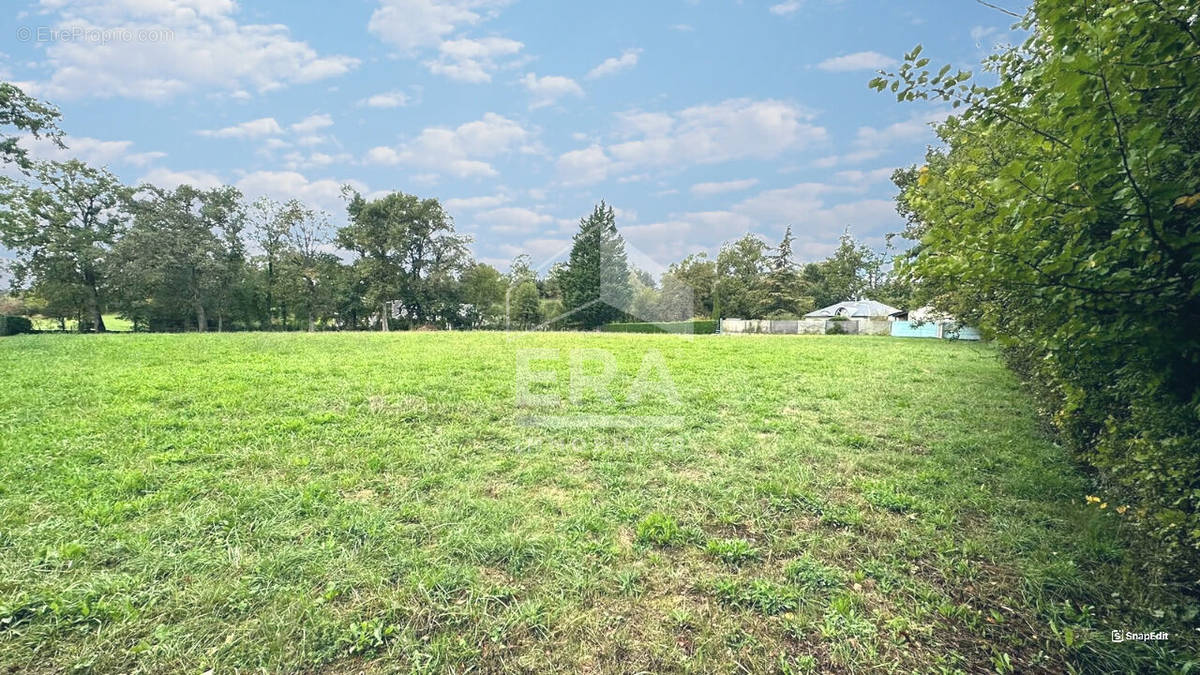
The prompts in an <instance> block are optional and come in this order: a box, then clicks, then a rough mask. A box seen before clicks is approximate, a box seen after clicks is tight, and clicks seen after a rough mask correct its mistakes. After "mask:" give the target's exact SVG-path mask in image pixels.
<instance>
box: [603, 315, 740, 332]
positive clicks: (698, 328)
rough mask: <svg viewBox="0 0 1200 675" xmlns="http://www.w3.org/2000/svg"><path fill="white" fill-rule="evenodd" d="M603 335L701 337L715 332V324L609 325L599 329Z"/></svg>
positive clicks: (675, 322) (641, 322)
mask: <svg viewBox="0 0 1200 675" xmlns="http://www.w3.org/2000/svg"><path fill="white" fill-rule="evenodd" d="M600 330H602V331H604V332H605V333H679V334H695V335H701V334H706V333H715V332H717V322H716V321H713V320H711V319H702V320H696V321H669V322H666V323H648V322H645V321H639V322H636V323H610V324H605V325H604V326H601V327H600Z"/></svg>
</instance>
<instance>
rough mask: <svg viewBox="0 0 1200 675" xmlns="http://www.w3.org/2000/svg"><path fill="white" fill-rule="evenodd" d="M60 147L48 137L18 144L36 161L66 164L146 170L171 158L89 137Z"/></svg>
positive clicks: (25, 138)
mask: <svg viewBox="0 0 1200 675" xmlns="http://www.w3.org/2000/svg"><path fill="white" fill-rule="evenodd" d="M62 140H63V144H64V145H66V146H67V147H65V148H60V147H58V146H57V145H56V144H55V143H54V142H53V141H51V140H50V139H48V138H46V137H44V136H43V137H42V138H34V137H33V136H28V135H26V136H21V137H20V138H18V140H17V143H18V144H19V145H20V146H21V147H22V148H24V149H25V150H27V151H28V152H29V154H30V156H32V157H34V158H35V159H39V160H43V161H52V162H62V161H66V160H68V159H78V160H80V161H82V162H85V163H87V164H93V165H97V166H104V165H109V164H126V165H129V166H136V167H144V166H147V165H150V164H153V163H154V162H155V161H156V160H159V159H162V158H163V157H166V156H167V153H165V152H157V151H151V152H132V150H133V141H105V140H100V139H98V138H89V137H87V136H65V137H64V138H63V139H62Z"/></svg>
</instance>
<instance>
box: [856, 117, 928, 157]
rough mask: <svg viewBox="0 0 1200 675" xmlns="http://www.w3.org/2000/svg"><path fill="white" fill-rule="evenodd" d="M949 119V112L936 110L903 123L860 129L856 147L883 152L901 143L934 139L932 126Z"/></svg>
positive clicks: (857, 134)
mask: <svg viewBox="0 0 1200 675" xmlns="http://www.w3.org/2000/svg"><path fill="white" fill-rule="evenodd" d="M947 117H949V112H948V111H945V110H936V111H933V112H927V113H919V114H916V115H913V116H912V117H910V118H908V119H907V120H904V121H902V122H895V123H893V124H889V125H888V126H886V127H884V128H882V129H877V128H875V127H859V129H858V132H857V133H856V134H855V137H854V147H856V148H859V149H862V150H867V149H871V150H876V149H878V150H882V149H885V148H888V147H891V146H893V145H896V144H899V143H909V142H912V141H916V140H920V139H922V138H929V139H932V137H933V130H932V129H931V128H930V126H929V125H930V124H933V123H936V122H941V121H942V120H945V119H946V118H947Z"/></svg>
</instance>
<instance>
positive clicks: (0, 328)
mask: <svg viewBox="0 0 1200 675" xmlns="http://www.w3.org/2000/svg"><path fill="white" fill-rule="evenodd" d="M32 332H33V322H32V321H30V320H29V319H28V318H27V317H23V316H11V315H8V314H0V335H16V334H17V333H32Z"/></svg>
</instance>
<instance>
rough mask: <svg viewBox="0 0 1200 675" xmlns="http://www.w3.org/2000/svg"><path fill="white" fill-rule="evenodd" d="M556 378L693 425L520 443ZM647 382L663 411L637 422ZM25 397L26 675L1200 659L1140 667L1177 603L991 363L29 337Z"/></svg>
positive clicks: (2, 605)
mask: <svg viewBox="0 0 1200 675" xmlns="http://www.w3.org/2000/svg"><path fill="white" fill-rule="evenodd" d="M527 348H538V349H549V350H557V351H551V352H541V353H540V354H542V356H543V357H545V356H547V355H549V356H554V355H557V356H558V358H557V360H555V359H552V358H551V359H546V358H543V360H542V361H540V362H538V364H537V368H538V369H539V370H548V371H553V372H554V373H556V379H555V380H554V381H553V382H551V383H547V384H543V385H538V386H537V387H535V389H536V390H537V391H538V392H539V393H549V394H553V395H555V396H556V397H557V399H558V402H557V403H556V404H554V405H553V406H550V407H548V408H544V409H539V410H536V411H534V412H537V413H538V414H539V415H540V416H542V417H564V416H576V415H591V416H592V417H588V418H586V419H590V420H600V421H601V423H603V420H604V419H608V418H607V417H606V416H615V418H619V419H621V420H625V421H626V422H628V421H629V420H633V421H634V422H635V424H636V420H637V419H638V418H641V417H646V418H653V419H655V420H662V419H672V420H676V422H674V423H673V424H670V425H667V426H653V427H648V428H639V427H637V426H636V425H635V426H629V425H625V426H621V425H618V426H613V427H601V428H584V429H580V428H572V427H571V426H569V425H568V426H563V427H537V426H535V427H531V426H526V425H523V424H522V423H521V421H522V420H525V419H528V414H527V413H528V412H529V411H527V410H520V409H518V408H517V406H516V397H517V391H518V389H519V383H518V378H517V363H518V359H517V354H518V351H519V350H523V349H527ZM576 348H587V349H591V350H601V352H604V353H608V354H611V355H612V356H613V357H614V358H615V363H616V369H617V375H616V377H615V379H613V380H612V381H611V382H610V387H609V391H610V393H611V400H609V399H608V398H607V397H605V396H604V395H603V392H597V391H588V392H584V393H583V394H581V395H579V396H578V397H577V401H578V402H576V403H573V402H572V400H571V391H572V388H571V385H570V377H569V372H570V363H571V358H570V354H571V352H572V350H573V349H576ZM587 354H588V357H589V358H592V359H595V358H597V354H598V352H588V353H587ZM648 354H650V355H652V358H651V359H650V360H652V361H653V360H655V359H661V361H659V362H660V363H662V364H664V365H665V369H666V374H667V377H666V380H669V382H665V383H664V382H663V381H662V378H660V379H659V380H657V381H655V382H652V383H651V385H652V386H650V387H649V389H648V390H647V391H646V392H644V393H645V394H646V395H644V396H642V398H641V400H640V401H638V402H637V403H633V402H631V398H632V392H633V391H634V390H635V389H636V387H635V382H637V381H638V374H639V372H640V371H641V369H642V367H643V364H644V363H645V362H646V361H647V358H648V357H647V355H648ZM589 368H591V369H590V370H588V372H589V373H592V374H594V372H593V371H595V370H596V368H595V364H592V366H589ZM0 372H3V373H4V382H3V386H2V387H0V667H3V666H10V667H13V668H15V669H18V670H34V671H61V670H66V669H69V668H72V667H85V668H92V669H94V670H96V671H99V672H112V671H129V670H137V669H143V670H148V671H185V672H202V671H204V670H206V669H208V668H215V669H216V670H217V672H221V671H226V670H229V669H231V668H234V667H241V668H244V669H254V668H265V669H267V670H291V669H303V668H333V669H335V670H338V671H352V670H359V669H368V670H396V669H400V670H407V669H410V668H416V669H425V668H430V669H438V668H457V669H459V670H462V669H466V668H468V667H475V668H477V669H481V670H485V671H486V670H494V669H504V668H510V669H537V670H542V669H547V670H548V669H554V668H558V669H564V670H579V669H590V670H616V671H626V672H627V671H635V670H679V669H693V670H723V671H729V670H734V669H737V668H745V669H747V670H750V671H761V670H792V671H796V670H805V669H809V670H814V671H818V672H821V671H829V670H865V669H869V668H880V669H885V670H900V671H905V672H913V671H917V672H929V671H934V670H938V669H947V670H951V671H953V670H955V669H962V670H967V671H978V670H993V669H1001V670H1003V669H1005V668H1009V669H1012V670H1014V671H1029V670H1047V671H1061V670H1063V669H1064V668H1065V666H1066V665H1067V664H1073V665H1074V666H1076V667H1079V668H1082V669H1084V670H1088V669H1091V670H1129V669H1136V668H1152V667H1154V666H1155V665H1157V666H1159V667H1166V666H1168V665H1176V666H1178V665H1180V664H1181V663H1182V660H1183V656H1181V655H1182V654H1187V653H1194V651H1192V652H1189V650H1194V649H1195V646H1196V645H1195V643H1194V639H1192V638H1189V637H1188V636H1187V635H1186V629H1185V630H1184V631H1180V633H1179V637H1178V639H1175V640H1173V641H1171V642H1168V643H1166V644H1165V645H1159V646H1157V647H1154V646H1147V645H1135V644H1117V645H1114V644H1111V643H1110V641H1109V630H1110V629H1112V628H1117V627H1129V628H1130V629H1141V630H1152V629H1161V630H1171V629H1172V627H1174V628H1175V629H1176V630H1177V629H1178V628H1179V626H1177V625H1176V626H1172V624H1171V622H1172V621H1176V622H1178V616H1177V615H1176V614H1175V613H1174V612H1175V611H1176V608H1177V607H1179V606H1183V603H1182V602H1181V599H1179V598H1174V597H1171V596H1168V595H1164V594H1163V592H1162V591H1161V590H1159V589H1156V588H1155V587H1154V586H1153V585H1151V584H1149V583H1145V581H1146V580H1144V579H1139V578H1137V577H1136V576H1135V573H1136V571H1137V568H1136V565H1135V563H1136V551H1131V550H1130V549H1129V548H1128V545H1127V544H1126V543H1125V542H1124V540H1123V539H1122V538H1121V537H1120V536H1119V532H1118V530H1119V528H1118V521H1119V519H1120V516H1117V515H1116V514H1114V513H1112V512H1111V510H1108V511H1104V512H1101V511H1100V510H1098V509H1096V508H1095V507H1094V506H1089V505H1087V504H1085V502H1084V497H1085V495H1087V494H1088V489H1087V484H1086V482H1085V480H1084V479H1083V477H1081V476H1080V475H1079V474H1078V473H1077V472H1076V471H1075V470H1074V469H1073V467H1072V466H1071V464H1070V463H1069V461H1068V460H1067V458H1066V457H1064V456H1063V453H1062V451H1061V450H1060V449H1058V448H1057V447H1055V445H1054V444H1053V443H1052V441H1051V440H1050V439H1048V438H1047V437H1045V436H1044V435H1043V434H1042V433H1041V432H1040V431H1039V427H1038V424H1037V421H1036V419H1035V417H1034V415H1033V412H1032V407H1031V404H1030V402H1029V400H1028V399H1027V398H1026V396H1025V395H1024V394H1023V393H1022V391H1021V390H1020V388H1019V387H1018V385H1017V383H1016V382H1015V381H1014V379H1013V378H1012V377H1011V376H1010V375H1009V373H1008V372H1007V371H1005V370H1004V368H1003V367H1002V365H1001V364H1000V362H999V361H998V359H997V357H996V354H995V353H994V351H993V350H991V349H990V348H989V347H988V346H986V345H979V344H962V343H952V342H944V341H935V340H893V339H888V338H869V337H797V336H763V337H732V336H726V337H718V336H705V337H698V338H694V339H683V338H680V337H676V336H666V335H609V334H589V335H581V334H524V335H513V336H506V335H503V334H484V333H476V334H465V333H411V334H395V333H394V334H387V335H384V334H240V335H234V334H224V335H216V334H209V335H194V334H192V335H110V336H71V335H35V336H19V337H13V338H4V339H3V340H0ZM642 379H643V381H644V380H645V378H644V377H643V378H642ZM666 388H670V389H673V390H674V391H675V396H674V398H673V397H672V396H670V395H668V394H667V393H666V392H665V389H666ZM1156 612H1159V613H1162V615H1161V616H1160V615H1158V614H1156ZM1188 640H1193V642H1192V643H1191V644H1188V642H1187V641H1188ZM1171 650H1173V651H1171Z"/></svg>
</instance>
